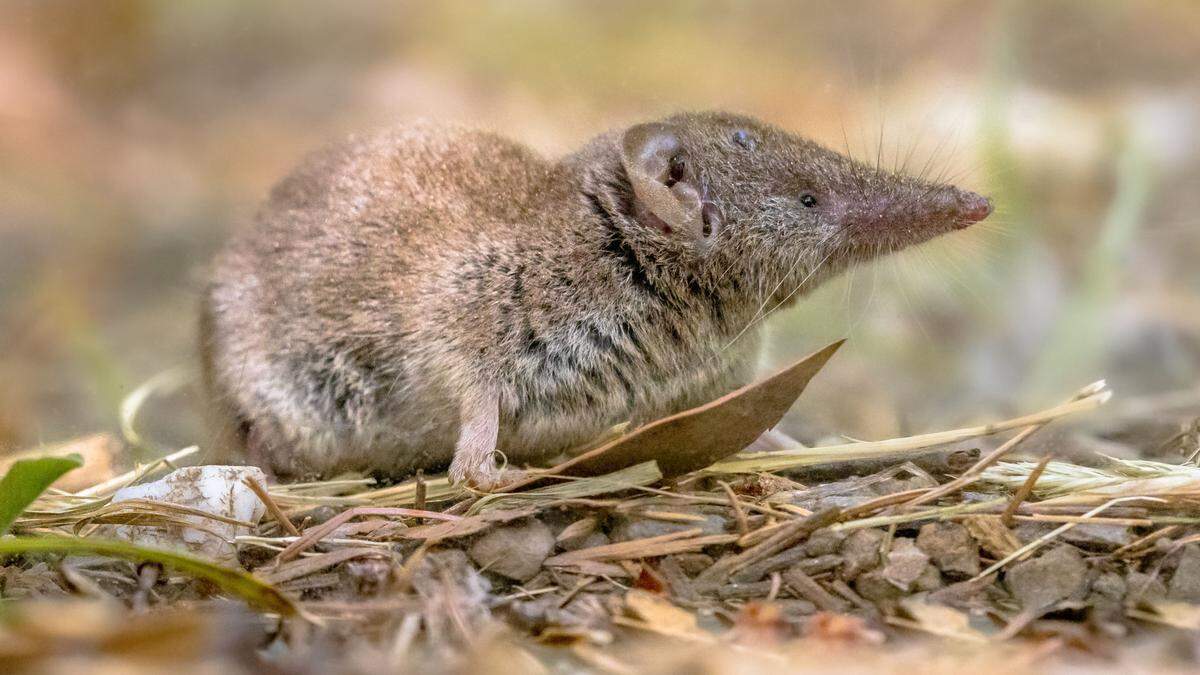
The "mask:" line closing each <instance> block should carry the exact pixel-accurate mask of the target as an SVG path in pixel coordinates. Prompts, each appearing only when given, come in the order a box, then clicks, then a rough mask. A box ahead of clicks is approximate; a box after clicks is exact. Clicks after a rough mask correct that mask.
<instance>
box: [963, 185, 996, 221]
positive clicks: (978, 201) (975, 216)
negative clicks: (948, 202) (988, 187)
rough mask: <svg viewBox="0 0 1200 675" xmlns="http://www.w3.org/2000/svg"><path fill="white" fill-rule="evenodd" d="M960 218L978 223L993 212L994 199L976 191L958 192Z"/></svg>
mask: <svg viewBox="0 0 1200 675" xmlns="http://www.w3.org/2000/svg"><path fill="white" fill-rule="evenodd" d="M957 201H958V209H957V211H958V214H957V215H958V218H959V220H960V221H963V222H965V223H967V224H970V223H978V222H979V221H981V220H983V219H984V218H987V217H988V216H989V215H991V213H992V200H990V199H988V198H987V197H984V196H983V195H978V194H975V193H974V192H966V191H961V192H959V193H958V200H957Z"/></svg>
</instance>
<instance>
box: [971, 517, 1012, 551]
mask: <svg viewBox="0 0 1200 675" xmlns="http://www.w3.org/2000/svg"><path fill="white" fill-rule="evenodd" d="M962 524H963V525H966V527H967V530H968V531H969V532H970V533H971V536H972V537H975V539H977V540H978V541H979V545H980V546H982V547H983V549H984V550H985V551H987V552H988V553H990V554H992V555H994V556H996V557H998V558H1006V557H1008V556H1010V555H1012V554H1013V553H1014V552H1015V551H1016V550H1017V549H1019V548H1021V540H1020V539H1017V535H1015V534H1013V531H1012V530H1010V529H1008V526H1006V525H1005V524H1004V521H1003V520H1002V519H1001V518H1000V516H992V515H979V516H967V517H965V518H963V519H962Z"/></svg>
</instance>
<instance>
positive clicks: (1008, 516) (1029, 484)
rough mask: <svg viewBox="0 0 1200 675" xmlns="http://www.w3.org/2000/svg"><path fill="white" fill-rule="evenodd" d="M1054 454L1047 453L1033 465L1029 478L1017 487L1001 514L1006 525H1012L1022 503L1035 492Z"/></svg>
mask: <svg viewBox="0 0 1200 675" xmlns="http://www.w3.org/2000/svg"><path fill="white" fill-rule="evenodd" d="M1052 456H1053V455H1050V454H1047V455H1046V456H1045V457H1043V458H1042V459H1041V461H1040V462H1038V463H1037V466H1035V467H1033V471H1030V472H1029V478H1026V479H1025V482H1024V483H1022V484H1021V487H1020V488H1017V491H1016V493H1015V494H1013V498H1012V501H1011V502H1009V503H1008V506H1007V507H1005V508H1004V513H1002V514H1000V522H1001V523H1004V526H1005V527H1012V522H1013V516H1014V515H1016V513H1017V509H1019V508H1021V503H1022V502H1024V501H1025V500H1026V499H1029V495H1030V493H1032V492H1033V486H1034V485H1036V484H1037V482H1038V478H1041V477H1042V472H1043V471H1045V470H1046V465H1047V464H1049V463H1050V458H1051V457H1052Z"/></svg>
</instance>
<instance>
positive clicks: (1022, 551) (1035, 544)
mask: <svg viewBox="0 0 1200 675" xmlns="http://www.w3.org/2000/svg"><path fill="white" fill-rule="evenodd" d="M1135 499H1150V500H1153V501H1163V500H1161V499H1157V498H1155V497H1117V498H1116V499H1112V500H1109V501H1107V502H1104V503H1103V504H1101V505H1100V506H1097V507H1096V508H1094V509H1092V510H1091V511H1088V512H1087V513H1085V514H1084V515H1083V518H1082V519H1081V520H1077V521H1074V522H1070V523H1065V524H1063V525H1062V526H1061V527H1056V528H1054V529H1053V530H1051V531H1050V532H1047V533H1046V534H1043V535H1042V536H1040V537H1038V538H1037V539H1034V540H1033V541H1031V542H1029V543H1028V544H1025V545H1024V546H1022V547H1021V548H1019V549H1017V550H1015V551H1013V552H1012V553H1010V554H1008V555H1006V556H1004V557H1003V558H1002V559H1000V560H997V561H996V562H995V563H993V564H992V566H991V567H989V568H987V569H986V570H984V571H982V572H980V573H979V574H977V575H975V577H974V579H972V581H974V580H975V579H979V578H981V577H986V576H987V575H989V574H991V573H992V572H996V571H998V570H1000V569H1001V568H1003V567H1004V566H1005V565H1007V564H1008V563H1010V562H1012V561H1013V560H1016V559H1017V558H1019V557H1021V556H1024V555H1026V554H1027V553H1031V552H1033V551H1036V550H1037V549H1039V548H1041V547H1042V546H1044V545H1045V544H1046V543H1048V542H1049V541H1050V540H1052V539H1054V538H1055V537H1057V536H1059V535H1060V534H1062V533H1063V532H1066V531H1067V530H1069V529H1071V528H1073V527H1075V526H1076V525H1079V524H1080V523H1082V522H1086V521H1087V519H1088V518H1090V517H1092V516H1095V515H1098V514H1100V513H1101V512H1103V511H1104V510H1105V509H1107V508H1108V507H1110V506H1112V505H1114V504H1119V503H1120V502H1127V501H1132V500H1135Z"/></svg>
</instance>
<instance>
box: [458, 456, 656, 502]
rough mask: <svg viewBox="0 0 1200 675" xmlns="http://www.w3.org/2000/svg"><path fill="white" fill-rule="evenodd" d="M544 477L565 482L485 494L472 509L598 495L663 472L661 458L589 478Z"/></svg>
mask: <svg viewBox="0 0 1200 675" xmlns="http://www.w3.org/2000/svg"><path fill="white" fill-rule="evenodd" d="M543 477H544V478H561V479H562V480H563V482H561V483H557V484H554V485H550V486H547V487H542V488H538V489H534V490H527V491H524V492H498V493H494V494H489V495H484V496H483V497H480V498H479V500H478V501H476V502H475V503H474V504H472V505H471V508H470V510H469V511H468V513H472V514H474V513H482V512H484V511H490V510H493V509H500V510H507V509H517V508H522V507H526V506H538V505H547V504H553V503H555V502H560V501H563V500H566V499H580V498H583V497H594V496H596V495H603V494H609V493H612V492H619V491H621V490H628V489H630V488H635V487H641V486H645V485H651V484H654V483H657V482H658V481H660V480H662V478H663V474H662V472H661V471H659V469H658V463H657V462H655V461H649V462H642V463H641V464H636V465H634V466H631V467H627V468H625V469H622V470H620V471H614V472H612V473H608V474H604V475H601V476H591V477H588V478H574V477H567V476H550V475H548V474H543Z"/></svg>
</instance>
